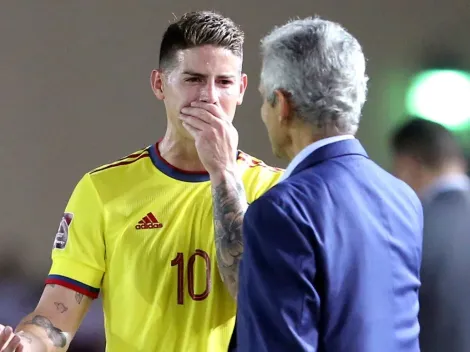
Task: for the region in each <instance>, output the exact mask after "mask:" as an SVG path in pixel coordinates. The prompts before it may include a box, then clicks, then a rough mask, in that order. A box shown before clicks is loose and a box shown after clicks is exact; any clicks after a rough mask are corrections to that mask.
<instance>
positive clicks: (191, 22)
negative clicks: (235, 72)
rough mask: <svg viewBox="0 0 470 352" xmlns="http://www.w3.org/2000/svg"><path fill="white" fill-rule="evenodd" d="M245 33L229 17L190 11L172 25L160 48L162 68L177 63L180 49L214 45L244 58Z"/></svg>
mask: <svg viewBox="0 0 470 352" xmlns="http://www.w3.org/2000/svg"><path fill="white" fill-rule="evenodd" d="M244 37H245V35H244V33H243V31H242V30H241V29H240V28H239V26H237V25H236V24H235V23H234V22H233V21H232V20H231V19H230V18H228V17H224V16H222V15H221V14H218V13H216V12H212V11H196V12H188V13H186V14H184V15H183V16H182V17H181V18H179V19H177V20H176V21H175V22H174V23H172V24H170V26H168V28H167V29H166V31H165V33H164V34H163V38H162V43H161V45H160V58H159V66H160V69H167V68H169V67H171V66H172V64H173V63H174V59H175V55H176V53H177V52H178V51H180V50H185V49H190V48H194V47H198V46H202V45H214V46H218V47H222V48H226V49H228V50H230V51H231V52H232V53H233V54H234V55H236V56H238V57H240V58H243V42H244Z"/></svg>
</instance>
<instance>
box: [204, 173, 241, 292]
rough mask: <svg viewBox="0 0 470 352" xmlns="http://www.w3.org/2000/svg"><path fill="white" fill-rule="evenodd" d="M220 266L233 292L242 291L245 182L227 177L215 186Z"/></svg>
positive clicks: (222, 274)
mask: <svg viewBox="0 0 470 352" xmlns="http://www.w3.org/2000/svg"><path fill="white" fill-rule="evenodd" d="M212 198H213V206H214V224H215V246H216V253H217V265H218V267H219V271H220V275H221V276H222V280H223V281H224V283H225V285H226V286H227V288H228V290H229V292H230V294H231V295H232V296H233V297H234V298H235V299H236V297H237V294H238V266H239V263H240V260H241V256H242V253H243V241H242V237H243V236H242V235H243V234H242V225H243V216H244V214H245V211H246V208H247V206H248V204H247V202H246V196H245V190H244V188H243V183H242V181H241V180H239V179H238V178H237V177H236V176H227V177H226V178H225V179H224V180H223V181H221V182H219V183H218V184H213V185H212Z"/></svg>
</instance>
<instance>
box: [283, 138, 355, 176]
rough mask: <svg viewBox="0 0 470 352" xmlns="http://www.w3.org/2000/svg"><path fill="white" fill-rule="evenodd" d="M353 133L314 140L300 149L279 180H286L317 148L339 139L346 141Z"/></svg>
mask: <svg viewBox="0 0 470 352" xmlns="http://www.w3.org/2000/svg"><path fill="white" fill-rule="evenodd" d="M353 138H354V136H353V135H349V134H346V135H342V136H335V137H328V138H323V139H320V140H319V141H316V142H313V143H312V144H309V145H308V146H306V147H305V148H304V149H302V150H301V151H300V153H299V154H297V155H296V156H295V157H294V159H292V160H291V162H290V163H289V165H288V166H287V169H286V171H284V173H283V175H282V176H281V178H280V180H279V182H281V181H284V180H285V179H286V178H288V177H289V176H290V175H291V173H292V171H294V169H295V168H296V167H297V166H298V165H299V164H300V163H301V162H302V161H304V160H305V158H307V157H308V156H309V155H310V154H312V153H313V152H314V151H315V150H317V149H319V148H321V147H323V146H325V145H327V144H331V143H334V142H339V141H344V140H346V139H353Z"/></svg>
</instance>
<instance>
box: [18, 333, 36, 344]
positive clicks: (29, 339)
mask: <svg viewBox="0 0 470 352" xmlns="http://www.w3.org/2000/svg"><path fill="white" fill-rule="evenodd" d="M16 335H18V336H19V337H21V340H22V341H23V342H27V343H29V344H30V345H31V344H32V343H33V338H32V337H31V336H29V335H27V334H26V333H25V332H23V331H21V332H19V333H17V334H16Z"/></svg>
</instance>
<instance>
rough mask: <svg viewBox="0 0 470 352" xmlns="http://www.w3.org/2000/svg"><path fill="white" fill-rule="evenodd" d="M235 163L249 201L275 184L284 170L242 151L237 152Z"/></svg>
mask: <svg viewBox="0 0 470 352" xmlns="http://www.w3.org/2000/svg"><path fill="white" fill-rule="evenodd" d="M237 163H238V167H239V171H240V175H241V178H242V180H243V184H244V186H245V190H246V192H247V196H248V202H249V203H251V202H253V200H255V199H257V198H259V197H260V196H261V195H262V194H263V193H264V192H266V191H267V190H268V189H270V188H271V187H273V186H274V185H275V184H277V182H278V181H279V179H280V178H281V176H282V174H283V172H284V170H283V169H281V168H278V167H273V166H269V165H267V164H266V163H265V162H264V161H263V160H261V159H258V158H255V157H253V156H251V155H249V154H247V153H245V152H242V151H239V152H238V159H237Z"/></svg>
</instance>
